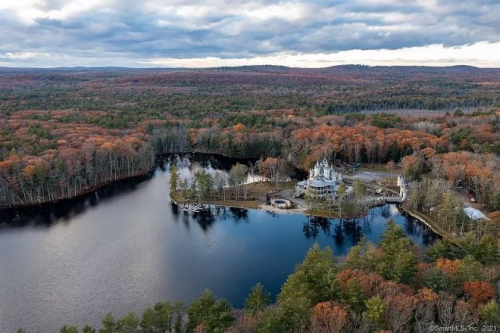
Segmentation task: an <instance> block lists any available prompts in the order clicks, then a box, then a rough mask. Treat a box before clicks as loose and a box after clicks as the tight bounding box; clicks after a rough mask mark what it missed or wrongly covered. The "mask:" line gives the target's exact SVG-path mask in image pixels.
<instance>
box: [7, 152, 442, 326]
mask: <svg viewBox="0 0 500 333" xmlns="http://www.w3.org/2000/svg"><path fill="white" fill-rule="evenodd" d="M175 161H176V163H177V165H178V167H179V171H180V174H181V178H190V177H191V174H192V172H193V170H194V169H196V168H205V169H207V170H208V171H209V172H215V171H216V170H220V171H221V172H227V170H228V168H229V167H230V165H231V164H232V163H234V160H231V159H227V158H217V157H214V156H210V155H187V156H182V157H177V158H175ZM389 218H393V219H395V220H396V222H397V223H398V224H399V225H401V226H402V227H403V228H404V230H405V232H406V234H407V235H409V236H410V237H411V239H412V240H413V241H414V242H415V243H417V244H420V245H422V246H426V245H427V244H429V243H431V242H432V241H433V240H434V238H435V236H434V235H433V233H432V232H431V231H430V230H428V229H427V228H425V227H424V226H422V225H420V224H419V223H417V222H416V221H414V220H413V219H411V218H408V217H405V216H403V215H401V214H400V212H399V210H398V208H397V207H396V206H393V205H386V206H383V207H377V208H374V209H372V210H370V212H369V214H368V215H367V217H365V218H363V219H360V220H359V221H357V222H356V223H345V222H344V223H342V224H340V222H339V221H338V220H336V219H330V220H328V219H324V218H311V217H307V216H305V215H300V214H283V215H280V214H272V213H269V212H266V211H264V210H245V209H230V208H219V209H218V210H217V211H215V212H214V214H213V215H210V216H192V215H186V214H184V213H183V212H182V211H181V210H180V209H176V207H175V206H172V205H171V203H170V199H169V173H168V167H165V166H162V167H159V168H158V169H157V170H156V171H155V172H154V173H153V174H152V175H150V176H146V177H142V178H140V179H134V180H128V181H121V182H118V183H116V184H112V185H109V186H106V187H103V188H101V189H99V190H97V191H96V192H95V193H91V194H87V195H84V196H82V197H80V198H78V199H75V200H67V201H63V202H59V203H57V204H53V205H44V206H43V207H41V208H31V209H29V208H24V209H20V210H17V211H13V210H10V211H0V332H14V331H15V330H16V329H17V328H20V327H23V328H24V329H25V330H26V331H27V332H56V331H58V329H59V327H60V326H62V325H64V324H73V325H78V326H79V327H80V328H81V327H82V326H83V325H85V324H91V325H95V326H98V327H99V326H100V321H101V319H102V318H103V317H104V315H105V313H106V312H112V313H113V315H114V316H115V317H118V316H122V315H124V314H126V313H128V312H130V311H133V312H136V313H137V314H140V313H141V312H142V311H143V310H144V309H146V308H147V307H150V306H152V305H154V303H155V302H158V301H165V300H171V301H174V300H182V301H184V302H186V303H187V302H189V301H190V300H191V299H192V298H194V297H198V296H199V295H200V294H201V293H202V291H203V290H204V289H206V288H209V289H210V290H212V291H213V292H214V294H215V296H217V297H224V298H226V299H228V300H229V301H230V302H231V303H232V304H233V305H234V306H236V307H241V306H243V304H244V299H245V297H246V296H247V294H248V292H249V291H250V288H251V287H252V286H253V285H255V284H256V283H257V282H262V283H263V284H264V287H265V289H266V290H268V291H270V292H271V293H272V295H273V296H275V295H276V294H277V293H279V290H280V286H281V284H282V283H283V282H284V281H285V279H286V277H287V276H288V274H290V273H292V272H293V269H294V267H295V265H296V264H297V263H299V262H300V261H302V259H303V258H304V256H305V254H306V252H307V250H308V249H309V248H310V247H311V246H312V245H313V244H314V243H315V242H317V243H318V244H319V245H320V246H322V247H324V246H330V247H331V248H332V249H333V251H334V253H335V254H336V255H343V254H345V253H346V252H347V250H348V249H349V248H350V247H351V246H353V245H354V244H356V243H357V242H358V241H359V239H360V237H361V236H363V235H365V236H366V238H367V239H369V240H371V241H374V242H377V241H378V240H379V238H380V235H381V234H382V232H383V231H384V225H385V222H386V221H387V220H388V219H389Z"/></svg>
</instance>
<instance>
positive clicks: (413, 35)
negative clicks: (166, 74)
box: [0, 0, 500, 67]
mask: <svg viewBox="0 0 500 333" xmlns="http://www.w3.org/2000/svg"><path fill="white" fill-rule="evenodd" d="M264 64H266V65H284V66H293V67H327V66H335V65H342V64H364V65H425V66H452V65H471V66H478V67H500V0H468V1H466V0H329V1H327V0H317V1H273V0H246V1H245V0H210V1H208V0H83V1H82V0H78V1H77V0H0V66H9V67H61V66H128V67H219V66H240V65H264Z"/></svg>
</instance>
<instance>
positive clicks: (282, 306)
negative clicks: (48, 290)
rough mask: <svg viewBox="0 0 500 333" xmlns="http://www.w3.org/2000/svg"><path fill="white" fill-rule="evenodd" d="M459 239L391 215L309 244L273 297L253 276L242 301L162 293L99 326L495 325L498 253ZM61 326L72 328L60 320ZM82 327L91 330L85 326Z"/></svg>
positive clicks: (133, 330)
mask: <svg viewBox="0 0 500 333" xmlns="http://www.w3.org/2000/svg"><path fill="white" fill-rule="evenodd" d="M494 242H495V240H493V243H494ZM462 245H463V246H462V247H455V246H453V245H452V244H450V243H448V242H447V241H445V240H438V241H436V242H435V243H434V245H432V246H430V247H429V248H427V250H426V251H425V252H424V251H423V250H422V249H421V248H419V247H418V246H416V245H414V244H413V243H412V242H411V240H410V239H409V238H406V237H405V236H404V232H403V229H402V228H401V227H399V226H398V225H397V224H396V223H395V222H394V221H393V220H389V221H388V222H387V226H386V230H385V232H384V234H383V235H382V237H381V241H380V242H379V243H378V244H372V243H370V242H367V241H365V240H362V241H361V242H360V243H359V244H358V245H356V246H354V247H352V248H351V249H350V251H349V252H348V254H347V255H346V256H345V257H341V258H338V257H335V256H334V254H333V253H332V250H331V249H330V248H324V249H321V248H320V247H319V246H318V245H317V244H316V245H314V246H313V247H312V248H311V249H310V250H309V252H308V253H307V255H306V257H305V259H304V261H303V262H302V263H300V264H298V265H297V266H296V268H295V271H294V272H293V273H292V274H290V275H289V276H288V278H287V280H286V281H285V283H284V284H283V285H282V287H281V292H280V293H279V295H278V296H277V298H276V301H275V302H272V300H271V297H270V294H269V293H266V291H265V289H264V286H262V284H260V283H258V284H257V285H255V286H254V287H253V288H252V289H251V291H250V293H249V295H248V297H247V298H246V300H245V307H244V309H235V308H233V307H232V306H231V304H230V303H229V302H228V301H227V300H224V299H217V298H216V297H215V296H214V295H213V294H212V293H211V292H210V291H209V290H206V291H205V292H203V294H202V295H201V296H200V297H199V298H197V299H194V300H193V301H192V302H191V303H190V305H189V306H185V305H183V303H182V302H161V303H157V304H155V305H154V306H153V307H151V308H148V309H146V310H145V311H144V312H143V313H142V315H141V316H137V315H136V314H134V313H129V314H126V315H125V316H123V317H121V318H117V319H115V318H114V317H113V315H112V314H111V313H108V314H106V315H105V317H104V318H103V320H102V328H101V329H99V332H100V333H113V332H121V333H126V332H127V333H145V332H148V333H152V332H176V333H180V332H187V333H190V332H209V333H215V332H226V333H236V332H241V333H243V332H245V333H251V332H259V333H283V332H315V333H316V332H317V333H333V332H335V333H337V332H338V333H340V332H395V333H396V332H422V333H423V332H430V331H433V330H435V329H436V328H437V327H451V326H457V327H470V328H471V329H472V330H476V329H477V331H481V330H482V331H495V327H498V326H497V325H499V324H500V307H499V305H498V304H499V301H500V267H499V265H500V256H499V253H498V251H497V249H494V247H492V246H491V239H490V240H489V241H484V242H480V243H478V244H472V243H470V240H468V241H466V240H464V241H463V244H462ZM17 332H18V333H23V332H25V331H24V330H22V329H19V330H18V331H17ZM60 332H61V333H77V332H79V330H78V328H77V327H75V326H72V325H64V326H62V327H61V329H60ZM81 332H84V333H93V332H94V333H95V332H97V329H96V328H95V327H92V326H89V325H87V326H85V327H83V328H82V330H81Z"/></svg>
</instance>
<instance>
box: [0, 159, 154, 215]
mask: <svg viewBox="0 0 500 333" xmlns="http://www.w3.org/2000/svg"><path fill="white" fill-rule="evenodd" d="M155 169H156V168H155V167H152V168H150V169H147V170H144V171H140V172H137V173H135V174H133V175H127V176H121V177H118V178H116V179H113V180H111V181H107V182H102V183H99V184H97V185H95V186H92V187H89V188H86V189H85V190H83V191H81V192H78V193H77V194H76V195H72V196H65V197H61V198H57V199H52V200H42V201H39V202H32V203H23V204H16V205H9V206H5V205H0V210H14V209H22V208H33V207H37V206H43V205H52V204H56V203H59V202H61V201H66V200H73V199H77V198H79V197H81V196H84V195H86V194H89V193H92V192H95V191H97V190H98V189H100V188H103V187H105V186H110V185H113V184H116V183H118V182H120V181H123V180H131V179H134V178H140V177H145V176H148V174H150V173H151V172H153V171H154V170H155Z"/></svg>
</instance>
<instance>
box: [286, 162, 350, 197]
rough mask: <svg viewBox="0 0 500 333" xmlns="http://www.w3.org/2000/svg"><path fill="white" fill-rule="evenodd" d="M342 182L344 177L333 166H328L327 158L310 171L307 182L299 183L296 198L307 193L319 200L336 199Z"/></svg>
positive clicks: (296, 188) (296, 187)
mask: <svg viewBox="0 0 500 333" xmlns="http://www.w3.org/2000/svg"><path fill="white" fill-rule="evenodd" d="M341 181H342V175H341V174H340V173H338V172H337V171H335V169H334V168H333V165H331V166H330V165H328V161H327V160H326V158H325V159H323V161H321V163H320V162H319V161H317V162H316V166H315V167H314V169H311V170H309V178H308V179H307V180H303V181H301V182H298V183H297V185H296V186H295V194H294V196H299V195H301V194H304V193H307V194H308V195H310V196H314V197H317V198H331V199H335V193H336V192H337V186H338V184H339V183H340V182H341Z"/></svg>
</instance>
